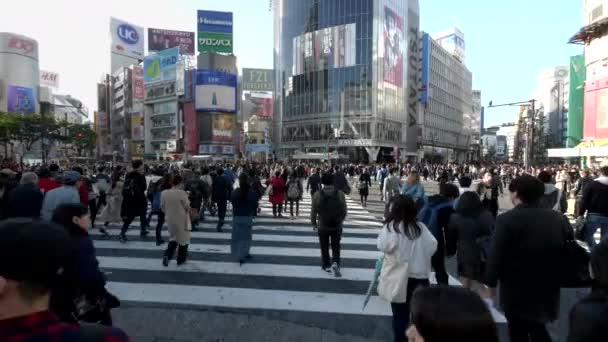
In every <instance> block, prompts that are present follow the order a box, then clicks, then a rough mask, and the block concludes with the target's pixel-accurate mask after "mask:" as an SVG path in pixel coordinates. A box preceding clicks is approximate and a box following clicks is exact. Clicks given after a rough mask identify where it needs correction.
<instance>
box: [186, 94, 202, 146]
mask: <svg viewBox="0 0 608 342" xmlns="http://www.w3.org/2000/svg"><path fill="white" fill-rule="evenodd" d="M184 126H185V127H186V132H185V136H184V140H185V143H184V145H185V147H186V152H187V153H192V154H196V153H198V140H199V139H198V125H197V123H196V111H195V110H194V103H192V102H188V103H184Z"/></svg>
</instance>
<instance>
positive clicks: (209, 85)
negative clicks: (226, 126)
mask: <svg viewBox="0 0 608 342" xmlns="http://www.w3.org/2000/svg"><path fill="white" fill-rule="evenodd" d="M236 84H237V80H236V75H233V74H228V73H225V72H218V71H213V70H197V73H196V88H195V105H196V110H197V111H214V112H215V111H218V112H231V113H234V112H236Z"/></svg>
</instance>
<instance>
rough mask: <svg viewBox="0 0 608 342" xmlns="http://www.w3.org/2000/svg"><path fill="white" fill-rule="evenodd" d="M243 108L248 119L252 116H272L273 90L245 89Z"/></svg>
mask: <svg viewBox="0 0 608 342" xmlns="http://www.w3.org/2000/svg"><path fill="white" fill-rule="evenodd" d="M242 110H243V113H244V114H245V118H246V120H248V119H249V118H250V117H252V116H254V115H255V116H257V117H259V118H272V116H273V113H274V101H273V96H272V93H271V92H258V91H243V103H242Z"/></svg>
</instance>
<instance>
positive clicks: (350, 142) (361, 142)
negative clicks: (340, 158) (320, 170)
mask: <svg viewBox="0 0 608 342" xmlns="http://www.w3.org/2000/svg"><path fill="white" fill-rule="evenodd" d="M371 144H372V139H345V140H338V145H340V146H371Z"/></svg>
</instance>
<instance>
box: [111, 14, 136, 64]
mask: <svg viewBox="0 0 608 342" xmlns="http://www.w3.org/2000/svg"><path fill="white" fill-rule="evenodd" d="M110 34H111V37H112V52H114V53H118V54H121V55H125V56H128V57H132V58H137V59H141V58H142V57H143V55H144V40H143V39H142V37H143V36H144V29H143V28H142V27H140V26H136V25H133V24H130V23H127V22H125V21H123V20H120V19H116V18H110Z"/></svg>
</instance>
